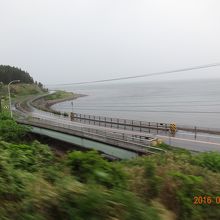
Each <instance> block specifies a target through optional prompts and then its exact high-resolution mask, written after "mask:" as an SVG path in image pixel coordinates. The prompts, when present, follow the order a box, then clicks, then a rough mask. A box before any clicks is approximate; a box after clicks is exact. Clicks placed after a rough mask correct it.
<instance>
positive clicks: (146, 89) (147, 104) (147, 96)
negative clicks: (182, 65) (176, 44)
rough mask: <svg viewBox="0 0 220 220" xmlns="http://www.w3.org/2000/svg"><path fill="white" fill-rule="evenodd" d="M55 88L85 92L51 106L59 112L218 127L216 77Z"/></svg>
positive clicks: (219, 91) (219, 111)
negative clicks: (76, 97) (73, 98)
mask: <svg viewBox="0 0 220 220" xmlns="http://www.w3.org/2000/svg"><path fill="white" fill-rule="evenodd" d="M59 89H64V90H66V91H72V92H74V93H78V94H84V95H86V96H84V97H80V98H78V99H75V100H72V101H66V102H62V103H58V104H56V105H54V106H53V109H56V110H59V111H62V112H72V111H73V112H75V113H81V114H87V115H98V116H106V117H114V118H122V119H133V120H142V121H148V122H159V123H176V124H178V125H189V126H197V127H205V128H220V79H205V80H204V79H203V80H184V81H183V80H181V81H177V80H171V81H159V82H158V81H157V82H156V81H151V82H149V81H140V82H117V83H116V82H115V83H96V84H87V85H73V86H69V87H63V88H59Z"/></svg>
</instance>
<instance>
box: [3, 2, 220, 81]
mask: <svg viewBox="0 0 220 220" xmlns="http://www.w3.org/2000/svg"><path fill="white" fill-rule="evenodd" d="M215 62H220V1H219V0H0V64H5V65H6V64H7V65H13V66H17V67H21V68H22V69H25V70H27V71H28V72H29V73H30V74H31V75H32V76H33V77H34V78H35V79H36V80H38V81H41V82H43V83H44V84H56V83H71V82H79V81H88V80H99V79H105V78H114V77H123V76H132V75H137V74H143V73H151V72H157V71H163V70H172V69H177V68H182V67H189V66H196V65H202V64H208V63H215ZM198 77H201V78H202V77H210V78H211V77H220V67H217V68H211V69H208V70H198V71H191V72H188V73H183V72H181V73H175V74H170V75H169V76H168V75H167V76H166V77H165V76H163V77H161V78H162V79H165V78H169V79H177V78H178V79H182V78H198ZM157 78H158V77H157ZM157 78H156V79H157ZM151 79H153V77H151ZM154 79H155V78H154Z"/></svg>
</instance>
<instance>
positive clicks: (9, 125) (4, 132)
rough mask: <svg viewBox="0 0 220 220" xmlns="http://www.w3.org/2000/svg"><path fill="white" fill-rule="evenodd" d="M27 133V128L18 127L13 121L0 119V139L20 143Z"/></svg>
mask: <svg viewBox="0 0 220 220" xmlns="http://www.w3.org/2000/svg"><path fill="white" fill-rule="evenodd" d="M4 119H5V118H4ZM28 131H29V129H28V127H26V126H22V125H19V124H17V123H16V122H15V121H14V120H11V119H5V120H1V119H0V137H1V138H2V139H3V140H5V141H10V142H20V141H21V140H22V138H23V137H24V136H25V135H26V134H27V132H28Z"/></svg>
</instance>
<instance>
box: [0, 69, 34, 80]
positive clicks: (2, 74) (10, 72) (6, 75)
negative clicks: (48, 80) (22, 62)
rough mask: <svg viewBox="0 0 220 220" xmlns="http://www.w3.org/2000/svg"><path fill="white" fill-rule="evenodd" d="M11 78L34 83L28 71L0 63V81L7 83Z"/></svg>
mask: <svg viewBox="0 0 220 220" xmlns="http://www.w3.org/2000/svg"><path fill="white" fill-rule="evenodd" d="M12 80H20V81H21V82H22V83H34V80H33V78H32V77H31V76H30V74H29V73H28V72H26V71H24V70H21V69H20V68H17V67H11V66H8V65H0V82H3V83H4V84H8V83H9V82H11V81H12Z"/></svg>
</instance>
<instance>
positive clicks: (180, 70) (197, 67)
mask: <svg viewBox="0 0 220 220" xmlns="http://www.w3.org/2000/svg"><path fill="white" fill-rule="evenodd" d="M218 66H220V62H218V63H211V64H205V65H199V66H192V67H186V68H181V69H175V70H167V71H161V72H153V73H147V74H146V73H145V74H140V75H135V76H126V77H118V78H110V79H103V80H93V81H84V82H74V83H63V84H48V85H46V86H71V85H83V84H93V83H102V82H112V81H121V80H128V79H136V78H142V77H150V76H158V75H165V74H170V73H178V72H185V71H192V70H198V69H207V68H211V67H218Z"/></svg>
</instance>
